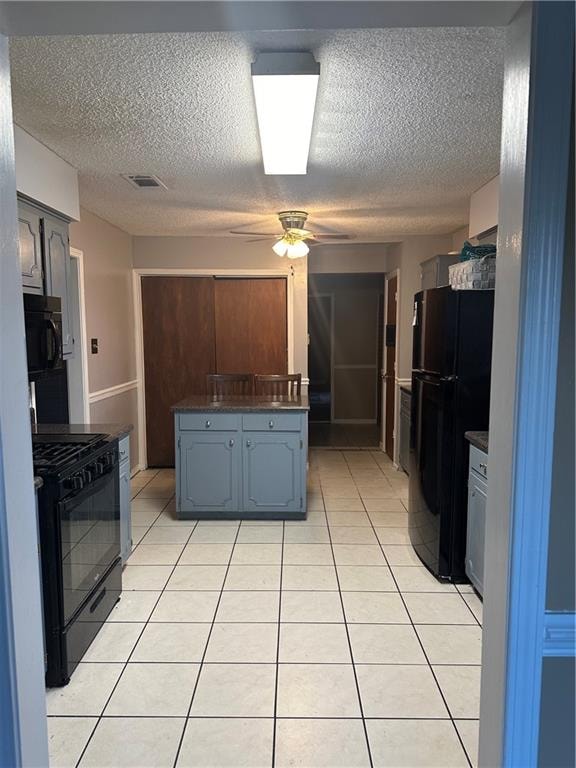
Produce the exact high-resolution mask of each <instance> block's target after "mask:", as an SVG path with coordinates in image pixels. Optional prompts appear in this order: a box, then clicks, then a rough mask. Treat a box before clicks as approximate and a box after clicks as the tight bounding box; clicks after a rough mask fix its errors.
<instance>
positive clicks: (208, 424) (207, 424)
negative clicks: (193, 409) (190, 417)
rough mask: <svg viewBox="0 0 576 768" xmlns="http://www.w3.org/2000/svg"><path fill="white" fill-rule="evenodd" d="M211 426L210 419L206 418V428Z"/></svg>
mask: <svg viewBox="0 0 576 768" xmlns="http://www.w3.org/2000/svg"><path fill="white" fill-rule="evenodd" d="M211 426H212V425H211V423H210V421H209V420H208V419H207V420H206V429H210V427H211Z"/></svg>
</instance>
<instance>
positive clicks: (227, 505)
mask: <svg viewBox="0 0 576 768" xmlns="http://www.w3.org/2000/svg"><path fill="white" fill-rule="evenodd" d="M179 451H180V456H179V458H178V463H179V467H180V487H179V498H180V511H181V512H238V511H239V510H240V490H239V488H240V465H241V462H242V456H241V445H240V440H239V436H238V433H236V432H212V433H206V432H182V433H181V434H180V444H179Z"/></svg>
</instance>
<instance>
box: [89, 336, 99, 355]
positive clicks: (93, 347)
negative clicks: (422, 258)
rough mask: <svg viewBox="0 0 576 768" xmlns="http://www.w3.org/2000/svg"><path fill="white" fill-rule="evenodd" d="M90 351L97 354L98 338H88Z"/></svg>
mask: <svg viewBox="0 0 576 768" xmlns="http://www.w3.org/2000/svg"><path fill="white" fill-rule="evenodd" d="M90 351H91V352H92V354H93V355H97V354H98V339H90Z"/></svg>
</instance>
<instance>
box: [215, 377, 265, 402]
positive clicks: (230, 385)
mask: <svg viewBox="0 0 576 768" xmlns="http://www.w3.org/2000/svg"><path fill="white" fill-rule="evenodd" d="M206 389H207V390H208V395H209V396H211V397H212V398H214V399H218V400H219V399H221V398H224V397H239V396H243V395H252V394H254V375H253V374H252V373H208V374H207V375H206Z"/></svg>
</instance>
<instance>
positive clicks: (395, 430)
mask: <svg viewBox="0 0 576 768" xmlns="http://www.w3.org/2000/svg"><path fill="white" fill-rule="evenodd" d="M394 277H395V278H396V349H395V355H394V381H393V382H392V386H393V387H394V424H393V427H392V434H393V438H392V439H393V442H394V450H393V455H394V459H393V462H394V465H395V466H398V441H397V437H398V428H399V414H400V409H399V407H398V404H399V399H400V387H399V379H398V353H399V344H398V329H399V327H400V269H398V268H397V269H393V270H392V271H391V272H386V274H385V275H384V316H383V318H382V324H383V328H382V366H383V368H381V369H380V380H381V382H382V383H381V386H380V397H381V398H382V430H381V433H380V450H381V451H383V452H384V453H386V379H385V378H384V373H385V370H384V368H385V365H386V318H387V317H388V282H389V281H390V280H391V279H393V278H394Z"/></svg>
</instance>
